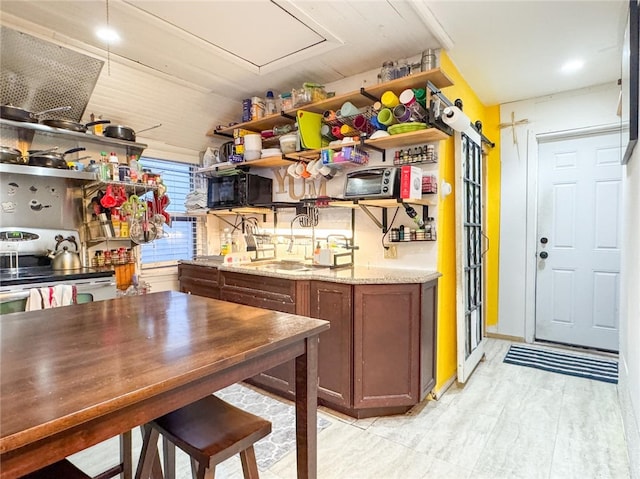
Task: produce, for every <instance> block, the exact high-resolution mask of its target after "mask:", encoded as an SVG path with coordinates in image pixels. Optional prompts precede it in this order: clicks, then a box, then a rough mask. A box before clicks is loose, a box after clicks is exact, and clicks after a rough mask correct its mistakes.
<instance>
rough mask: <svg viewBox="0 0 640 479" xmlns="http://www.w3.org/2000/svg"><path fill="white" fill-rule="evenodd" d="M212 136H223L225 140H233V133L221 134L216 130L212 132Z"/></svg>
mask: <svg viewBox="0 0 640 479" xmlns="http://www.w3.org/2000/svg"><path fill="white" fill-rule="evenodd" d="M213 134H214V135H218V136H224V137H225V138H233V133H223V132H221V131H218V130H213Z"/></svg>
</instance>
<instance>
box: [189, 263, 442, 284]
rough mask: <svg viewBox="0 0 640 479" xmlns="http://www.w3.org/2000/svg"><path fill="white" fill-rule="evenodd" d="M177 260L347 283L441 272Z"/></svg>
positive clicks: (422, 279) (414, 279)
mask: <svg viewBox="0 0 640 479" xmlns="http://www.w3.org/2000/svg"><path fill="white" fill-rule="evenodd" d="M180 263H182V264H189V265H194V266H205V267H217V268H218V269H219V270H220V271H234V272H238V273H244V274H254V275H257V276H270V277H274V278H285V279H293V280H318V281H331V282H334V283H347V284H411V283H427V282H429V281H432V280H435V279H437V278H439V277H440V276H442V274H441V273H439V272H437V271H433V270H421V269H399V268H376V267H366V266H354V267H343V268H336V269H330V268H328V267H317V266H314V267H309V268H306V269H303V270H298V271H284V270H281V269H267V268H265V266H264V265H266V264H268V263H269V262H268V261H263V262H255V263H250V264H223V263H222V262H221V261H219V260H217V259H196V260H191V261H190V260H183V261H181V262H180Z"/></svg>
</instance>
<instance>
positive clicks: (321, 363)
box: [309, 281, 353, 407]
mask: <svg viewBox="0 0 640 479" xmlns="http://www.w3.org/2000/svg"><path fill="white" fill-rule="evenodd" d="M351 289H352V287H351V285H348V284H341V283H329V282H324V281H311V286H310V290H311V291H310V300H309V303H310V309H311V312H310V316H311V317H313V318H318V319H324V320H326V321H329V322H330V323H331V327H330V328H329V330H328V331H325V332H324V333H322V334H321V335H320V343H319V346H318V379H319V388H318V397H319V398H321V399H324V400H325V401H327V402H328V403H331V404H338V405H341V406H345V407H349V406H350V405H351V367H352V360H351V358H352V356H351V341H352V325H353V321H352V301H351V298H352V295H351Z"/></svg>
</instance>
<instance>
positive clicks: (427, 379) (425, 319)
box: [420, 280, 438, 401]
mask: <svg viewBox="0 0 640 479" xmlns="http://www.w3.org/2000/svg"><path fill="white" fill-rule="evenodd" d="M421 288H422V292H421V294H420V309H421V312H420V400H421V401H422V400H423V399H424V398H425V397H427V394H429V393H430V392H431V391H432V390H433V388H434V387H435V385H436V341H437V338H438V336H437V324H438V322H437V318H438V281H437V280H433V281H429V282H428V283H423V284H422V285H421Z"/></svg>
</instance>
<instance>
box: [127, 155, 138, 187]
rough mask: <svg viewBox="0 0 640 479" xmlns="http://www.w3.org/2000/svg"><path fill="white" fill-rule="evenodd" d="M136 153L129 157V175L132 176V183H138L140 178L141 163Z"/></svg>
mask: <svg viewBox="0 0 640 479" xmlns="http://www.w3.org/2000/svg"><path fill="white" fill-rule="evenodd" d="M136 158H137V157H136V155H131V156H130V157H129V175H130V177H131V183H137V182H138V179H139V178H140V170H139V168H140V163H138V160H137V159H136Z"/></svg>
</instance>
